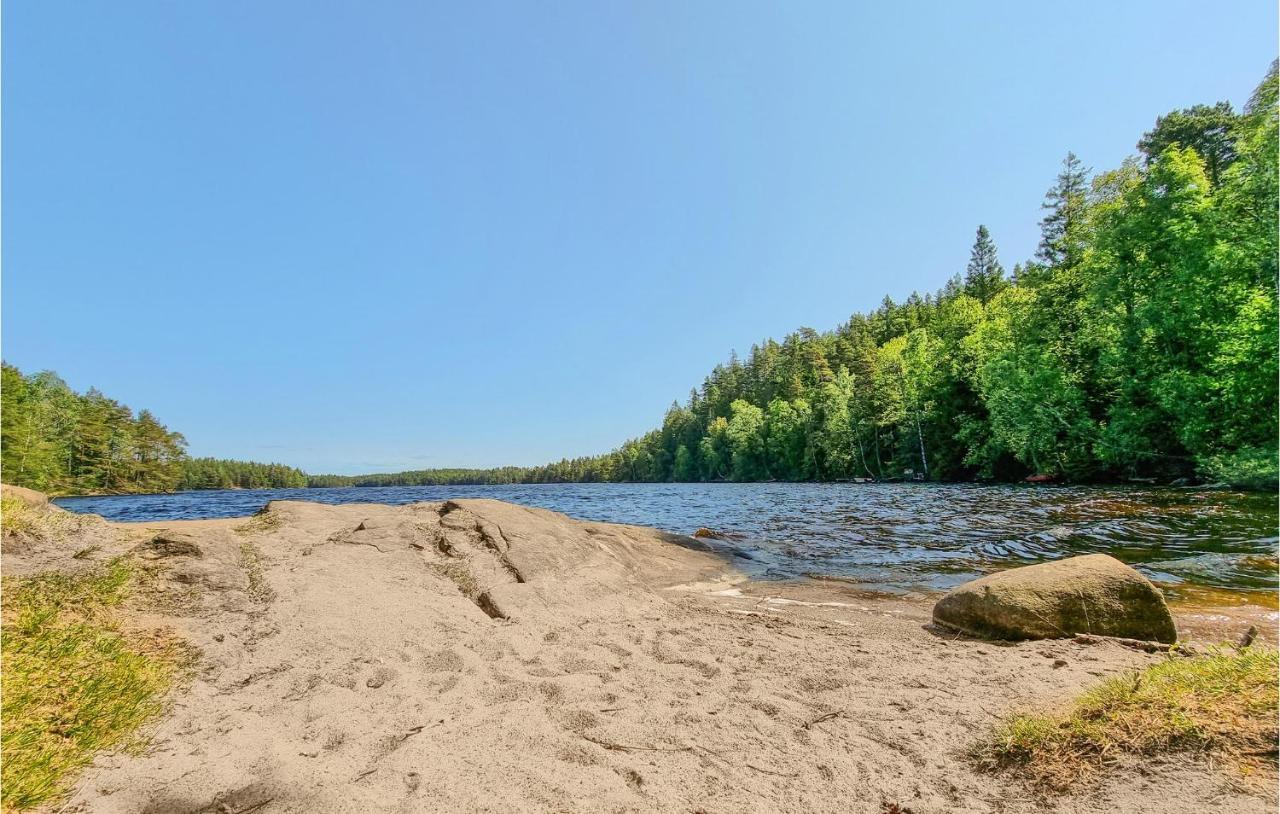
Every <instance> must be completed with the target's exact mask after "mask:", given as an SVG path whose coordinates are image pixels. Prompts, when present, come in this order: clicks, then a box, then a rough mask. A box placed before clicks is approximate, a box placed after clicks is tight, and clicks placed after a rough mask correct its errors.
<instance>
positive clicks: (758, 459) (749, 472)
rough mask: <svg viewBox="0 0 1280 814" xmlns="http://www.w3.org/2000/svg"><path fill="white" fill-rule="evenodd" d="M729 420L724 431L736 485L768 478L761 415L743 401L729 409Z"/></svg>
mask: <svg viewBox="0 0 1280 814" xmlns="http://www.w3.org/2000/svg"><path fill="white" fill-rule="evenodd" d="M729 410H730V418H729V423H728V426H727V427H726V428H725V435H726V437H727V439H728V442H729V455H730V461H731V464H730V470H731V472H732V475H733V479H734V480H737V481H753V480H762V479H765V478H768V477H769V468H768V466H766V463H765V452H764V411H763V410H761V409H760V408H759V407H757V406H755V405H754V404H751V403H749V402H747V401H744V400H742V399H738V400H736V401H734V402H733V404H731V405H729Z"/></svg>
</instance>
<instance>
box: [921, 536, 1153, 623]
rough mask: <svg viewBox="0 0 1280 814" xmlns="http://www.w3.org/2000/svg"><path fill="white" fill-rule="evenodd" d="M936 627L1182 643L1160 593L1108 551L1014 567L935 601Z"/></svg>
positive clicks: (962, 586)
mask: <svg viewBox="0 0 1280 814" xmlns="http://www.w3.org/2000/svg"><path fill="white" fill-rule="evenodd" d="M933 620H934V622H936V623H938V624H939V625H942V626H944V627H948V628H951V629H953V630H957V631H960V632H962V633H967V634H969V635H971V636H981V637H984V638H993V639H1054V638H1063V637H1067V636H1074V635H1076V634H1077V633H1094V634H1098V635H1101V636H1119V637H1123V638H1128V639H1143V640H1146V641H1157V642H1168V643H1172V642H1175V641H1177V639H1178V632H1177V630H1176V629H1175V628H1174V625H1173V616H1171V615H1170V613H1169V607H1168V605H1166V604H1165V601H1164V597H1163V596H1162V595H1161V594H1160V591H1159V589H1157V588H1156V587H1155V586H1154V585H1152V584H1151V583H1150V582H1149V581H1148V580H1147V579H1146V578H1145V577H1143V576H1142V575H1141V574H1139V573H1138V572H1137V571H1135V570H1133V569H1132V568H1130V567H1129V566H1127V565H1125V564H1124V563H1122V562H1120V561H1119V560H1117V559H1116V558H1115V557H1109V556H1107V555H1106V554H1089V555H1086V556H1083V557H1068V558H1067V559H1064V560H1057V561H1055V562H1046V563H1041V564H1039V565H1028V566H1025V567H1023V568H1011V569H1009V570H1007V571H1000V572H997V573H995V574H988V575H987V576H985V577H982V578H981V579H975V580H974V581H972V582H966V583H965V584H964V585H961V586H959V587H957V588H954V589H952V590H951V591H950V592H949V593H948V594H947V595H946V596H944V597H942V599H940V600H938V604H937V605H935V606H934V608H933Z"/></svg>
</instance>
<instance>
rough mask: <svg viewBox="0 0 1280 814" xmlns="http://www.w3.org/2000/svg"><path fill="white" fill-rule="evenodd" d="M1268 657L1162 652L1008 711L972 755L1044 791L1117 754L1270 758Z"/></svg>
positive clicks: (1272, 695) (1253, 652)
mask: <svg viewBox="0 0 1280 814" xmlns="http://www.w3.org/2000/svg"><path fill="white" fill-rule="evenodd" d="M1278 664H1280V657H1278V655H1277V652H1276V651H1275V650H1271V649H1268V648H1262V647H1254V648H1248V649H1245V650H1241V651H1236V650H1234V649H1231V648H1222V649H1219V650H1216V651H1213V652H1211V653H1208V654H1206V655H1203V656H1197V657H1194V658H1183V657H1170V658H1169V659H1168V660H1167V661H1163V662H1161V663H1159V664H1156V665H1153V666H1151V667H1148V668H1146V669H1144V670H1141V671H1138V672H1131V673H1126V674H1124V675H1120V676H1115V677H1112V678H1109V679H1107V680H1105V681H1103V682H1102V683H1101V684H1099V685H1098V686H1096V687H1094V688H1093V689H1092V690H1089V691H1087V692H1086V693H1084V694H1083V695H1082V696H1080V698H1078V699H1077V700H1076V701H1075V703H1074V705H1073V706H1072V707H1071V708H1070V709H1068V710H1066V711H1064V712H1061V713H1057V714H1026V715H1017V716H1015V717H1013V718H1011V719H1009V720H1008V721H1006V722H1005V723H1004V724H1002V725H1001V726H999V727H998V728H997V729H996V731H995V733H994V734H993V735H992V737H991V738H990V739H989V740H987V741H986V742H984V743H982V744H979V746H978V747H977V748H976V749H975V751H974V757H975V759H976V761H977V762H978V764H979V766H980V767H982V768H984V769H988V770H1002V769H1010V770H1014V771H1016V772H1018V773H1019V774H1022V775H1023V776H1024V777H1026V778H1027V779H1028V780H1029V781H1030V782H1031V784H1032V785H1033V786H1035V787H1037V788H1040V789H1042V790H1045V791H1054V792H1062V791H1066V790H1067V789H1068V788H1070V787H1072V786H1073V785H1075V784H1077V783H1078V782H1080V781H1084V780H1088V779H1090V778H1091V777H1092V776H1094V775H1096V774H1097V773H1098V772H1099V771H1100V770H1102V769H1104V768H1105V767H1106V766H1107V765H1108V764H1111V763H1113V762H1115V761H1116V760H1117V759H1119V758H1123V757H1126V756H1130V757H1132V756H1154V755H1160V754H1167V753H1174V752H1193V753H1206V752H1214V753H1218V754H1220V755H1223V756H1225V757H1228V758H1231V759H1233V760H1235V761H1236V762H1237V763H1238V764H1239V765H1241V766H1242V768H1245V769H1246V770H1247V769H1248V767H1250V766H1251V765H1253V764H1256V763H1257V762H1258V761H1259V760H1262V759H1268V760H1270V761H1272V762H1274V760H1275V756H1276V740H1277V737H1278V734H1280V733H1278V732H1277V725H1276V716H1277V689H1276V688H1277V682H1278V681H1280V670H1278V669H1277V666H1278Z"/></svg>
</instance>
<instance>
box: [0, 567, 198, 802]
mask: <svg viewBox="0 0 1280 814" xmlns="http://www.w3.org/2000/svg"><path fill="white" fill-rule="evenodd" d="M131 576H132V574H131V569H130V567H129V565H128V563H127V562H125V561H124V560H123V559H119V558H117V559H114V560H111V561H110V562H109V563H106V564H105V565H104V566H103V567H101V568H99V569H95V570H93V571H91V572H87V573H82V574H78V575H74V576H70V575H64V574H43V575H40V576H36V577H31V578H28V579H17V578H6V579H5V580H4V592H3V597H2V599H0V606H2V608H3V610H2V617H3V637H2V638H0V652H2V655H3V661H4V670H3V676H2V678H0V681H2V683H3V699H2V707H3V726H2V727H0V729H2V732H0V740H2V742H3V751H4V762H3V765H2V766H0V803H2V804H3V806H4V810H5V811H15V810H21V809H26V808H31V807H33V806H37V805H39V804H41V803H43V802H47V801H49V800H52V799H54V798H56V797H58V796H60V795H62V794H64V793H65V792H66V791H68V784H69V782H70V780H71V778H72V776H73V775H74V773H75V772H76V770H78V769H80V768H82V767H84V766H86V765H87V764H88V763H89V762H90V761H91V760H92V759H93V756H94V754H96V753H97V752H99V751H102V750H105V749H112V748H118V747H126V746H130V745H133V744H134V743H135V740H134V738H135V735H134V733H135V732H136V730H137V729H138V727H139V726H141V725H142V724H143V723H144V722H145V721H146V720H147V719H148V718H150V717H151V716H152V715H154V714H155V713H157V712H159V711H160V709H161V704H162V701H163V698H164V695H165V693H166V691H167V690H168V688H169V687H170V685H171V684H172V682H173V680H174V678H175V677H176V675H177V674H178V671H179V669H180V667H181V665H182V664H183V663H184V661H186V659H187V658H188V654H187V653H186V652H185V651H184V650H183V648H182V647H181V646H180V645H179V644H177V643H176V641H175V640H173V639H172V638H169V637H166V636H163V635H146V634H143V633H135V632H126V631H122V630H121V628H120V627H119V625H118V623H117V620H116V610H115V609H116V608H117V607H118V606H119V605H120V603H121V602H122V601H123V600H124V599H125V597H126V596H127V593H128V589H129V585H130V582H131Z"/></svg>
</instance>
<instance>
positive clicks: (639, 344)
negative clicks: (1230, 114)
mask: <svg viewBox="0 0 1280 814" xmlns="http://www.w3.org/2000/svg"><path fill="white" fill-rule="evenodd" d="M1276 13H1277V12H1276V4H1275V3H1274V2H1271V0H1257V1H1255V2H1224V3H1219V4H1216V5H1214V6H1213V7H1212V9H1210V8H1209V7H1207V6H1205V5H1204V4H1203V3H1201V2H1194V3H1192V2H1177V1H1175V0H1160V2H1133V1H1127V2H1123V3H1114V2H1079V3H1072V4H1068V5H1064V4H1062V3H1026V2H1009V3H983V2H969V3H950V2H933V3H920V2H917V3H911V2H904V3H885V2H877V3H858V2H849V1H847V0H846V1H842V2H830V3H825V2H809V1H806V2H798V3H776V2H769V3H761V2H740V1H739V0H734V1H733V2H728V0H725V1H723V2H695V3H689V2H675V1H673V2H661V1H653V2H650V1H648V0H646V2H631V3H623V2H596V1H595V0H589V1H584V2H511V1H510V0H508V1H507V2H485V1H484V0H480V1H479V2H458V3H427V2H420V1H417V0H416V1H414V2H358V3H356V2H348V3H332V2H314V0H308V1H307V2H287V1H285V0H275V1H273V2H268V3H263V2H259V1H258V0H249V1H248V2H237V1H236V0H208V1H205V2H199V1H197V0H184V2H181V3H173V2H168V1H167V0H166V2H145V1H143V0H131V2H127V3H120V2H118V1H115V2H74V3H71V2H58V1H56V0H42V2H38V3H36V2H31V3H8V4H6V6H5V9H4V19H3V105H4V111H3V112H4V122H3V124H4V129H3V166H2V171H3V176H2V179H3V180H2V186H3V189H2V193H3V201H2V203H3V216H4V217H3V243H2V249H0V262H2V263H3V277H2V282H0V284H2V291H0V296H2V308H0V310H2V317H3V322H2V323H0V340H2V346H0V351H2V353H3V356H4V359H5V360H6V361H8V362H10V363H12V364H16V365H18V366H19V367H21V368H22V369H23V370H27V371H34V370H40V369H52V370H56V371H57V372H58V373H59V374H61V375H62V377H63V378H64V379H66V381H67V382H68V383H69V384H70V385H71V386H72V387H74V388H76V389H78V390H83V389H85V388H88V387H89V386H96V387H97V388H99V389H100V390H102V391H104V392H105V393H107V394H108V395H109V396H111V397H113V398H116V399H118V400H120V401H122V402H124V403H126V404H128V405H130V406H131V407H133V408H135V409H142V408H148V409H150V410H152V411H153V412H154V413H155V414H156V415H157V416H158V417H159V418H160V420H161V421H163V422H165V423H166V424H167V425H168V426H169V427H170V428H172V429H176V430H179V431H181V432H182V433H183V434H184V435H185V436H186V438H187V440H188V442H189V445H190V446H189V452H190V453H191V454H192V455H197V456H206V455H209V456H217V457H233V458H244V459H250V460H271V461H282V462H285V463H290V464H293V465H296V466H300V467H302V468H303V469H305V470H307V471H309V472H332V473H345V474H352V473H361V472H377V471H394V470H401V469H421V468H428V467H438V466H493V465H503V464H520V465H532V464H539V463H545V462H547V461H551V460H558V459H560V458H561V457H573V456H577V455H586V454H595V453H600V452H605V451H608V450H609V449H611V448H613V447H615V446H617V445H618V444H620V443H621V442H622V441H624V440H626V439H627V438H630V437H635V436H638V435H640V434H642V433H643V432H645V431H647V430H648V429H651V428H652V427H654V426H657V425H658V424H659V423H660V421H661V418H662V415H663V413H664V411H665V410H666V408H667V407H668V406H669V405H670V404H671V402H672V401H673V400H676V399H679V400H681V401H683V400H684V399H685V398H686V397H687V395H688V393H689V390H690V389H691V388H693V387H695V386H698V385H700V384H701V382H702V380H703V378H704V377H705V376H706V374H707V373H708V372H709V371H710V370H711V368H712V367H713V366H714V365H715V364H717V363H719V362H722V361H724V360H725V359H726V358H727V357H728V355H729V352H730V351H731V350H737V351H738V352H739V353H740V354H743V355H746V354H747V353H748V352H749V350H750V348H751V346H752V344H753V343H758V342H760V341H762V340H763V339H765V338H768V337H774V338H778V339H781V338H782V337H783V336H785V335H786V334H787V333H789V332H790V331H793V330H795V329H797V328H799V327H801V326H809V327H813V328H815V329H818V330H828V329H831V328H834V327H836V326H837V325H839V324H840V323H842V322H844V321H846V320H847V319H848V318H849V316H850V314H852V313H854V312H858V311H867V310H870V309H873V308H874V307H876V306H877V305H878V304H879V303H880V301H881V299H882V298H883V297H884V296H885V295H886V294H888V295H890V296H892V297H894V298H895V299H898V300H901V299H902V298H904V297H906V296H907V295H908V294H910V293H911V292H912V291H913V290H919V291H921V292H925V291H933V290H936V289H938V288H939V287H941V286H942V285H943V283H945V281H946V280H947V279H948V278H949V277H951V276H953V275H954V274H956V273H959V272H963V270H964V266H965V263H966V261H967V259H968V253H969V248H970V246H971V245H972V243H973V238H974V231H975V229H976V227H977V225H978V224H979V223H983V224H986V225H987V226H988V228H989V229H990V230H991V233H992V236H993V237H994V239H995V240H996V242H997V245H998V246H999V248H1000V253H1001V259H1002V260H1003V262H1004V264H1005V266H1006V267H1009V268H1011V267H1012V266H1013V265H1014V263H1015V262H1018V261H1021V260H1024V259H1026V258H1027V257H1029V256H1030V255H1031V254H1032V253H1033V252H1034V249H1035V244H1036V241H1037V237H1038V225H1037V224H1038V220H1039V217H1040V211H1039V206H1040V203H1041V201H1042V199H1043V197H1044V193H1045V190H1046V189H1047V188H1048V187H1049V186H1050V184H1051V183H1052V181H1053V178H1054V175H1055V174H1056V172H1057V170H1058V168H1059V164H1060V162H1061V160H1062V157H1063V156H1064V155H1065V154H1066V152H1067V151H1068V150H1072V151H1074V152H1075V153H1076V154H1077V155H1079V156H1080V157H1081V159H1082V160H1083V161H1084V163H1085V164H1086V165H1087V166H1090V167H1093V168H1095V169H1097V170H1103V169H1108V168H1112V167H1115V166H1117V165H1118V164H1119V163H1120V162H1121V161H1122V160H1123V159H1124V158H1125V157H1126V156H1127V155H1130V154H1132V153H1134V152H1135V144H1136V142H1137V140H1138V138H1139V137H1140V136H1141V134H1142V133H1143V132H1144V131H1145V130H1147V129H1150V127H1151V126H1152V125H1153V124H1154V122H1155V119H1156V117H1157V116H1158V115H1160V114H1161V113H1164V112H1167V111H1169V110H1172V109H1176V108H1181V107H1187V106H1190V105H1192V104H1196V103H1202V102H1203V103H1212V102H1215V101H1218V100H1223V99H1225V100H1229V101H1231V102H1232V103H1233V104H1235V105H1236V106H1237V108H1238V107H1240V106H1241V105H1242V104H1243V103H1244V102H1245V101H1246V100H1247V99H1248V97H1249V94H1250V92H1251V91H1252V89H1253V87H1254V86H1255V85H1256V84H1257V82H1258V81H1259V80H1260V79H1261V78H1262V76H1263V74H1264V72H1265V71H1266V69H1267V67H1268V65H1269V64H1270V62H1271V61H1272V60H1273V59H1274V58H1275V57H1276V51H1277V46H1276V29H1277V20H1276Z"/></svg>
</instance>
